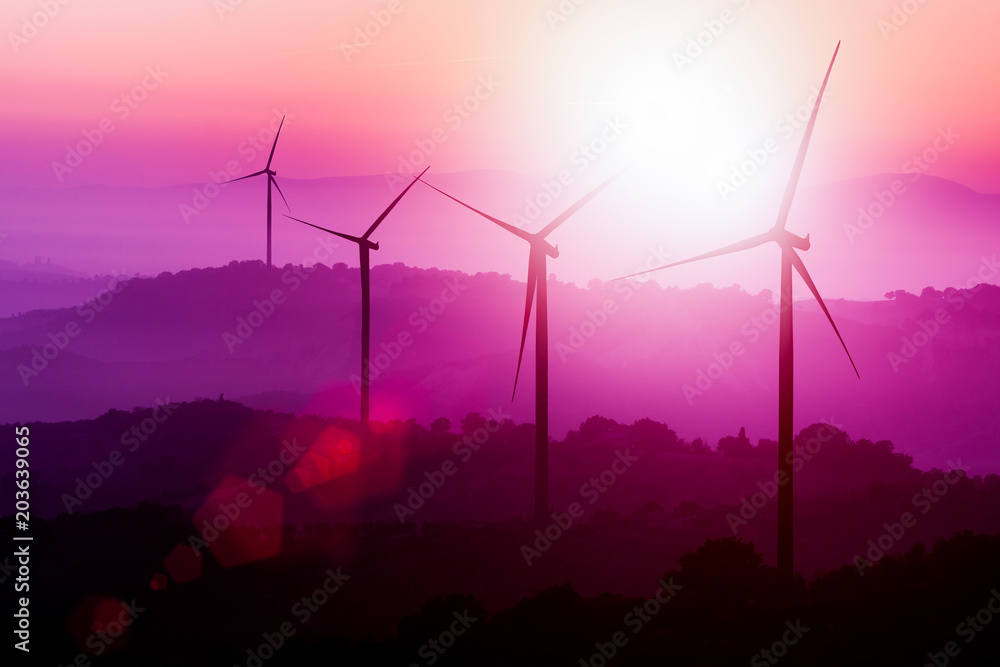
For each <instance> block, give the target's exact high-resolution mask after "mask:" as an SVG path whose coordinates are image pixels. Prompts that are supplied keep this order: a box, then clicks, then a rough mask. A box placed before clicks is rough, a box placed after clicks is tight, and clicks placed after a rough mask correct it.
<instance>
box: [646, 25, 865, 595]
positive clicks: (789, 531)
mask: <svg viewBox="0 0 1000 667" xmlns="http://www.w3.org/2000/svg"><path fill="white" fill-rule="evenodd" d="M838 51H840V42H838V43H837V48H836V50H834V52H833V59H831V60H830V66H829V67H828V68H827V70H826V77H825V78H824V79H823V85H822V86H821V87H820V89H819V95H818V96H817V98H816V103H815V104H814V105H813V110H812V115H811V116H810V117H809V123H808V124H807V125H806V130H805V135H804V136H803V138H802V144H801V145H800V146H799V152H798V155H797V156H796V158H795V164H794V166H793V167H792V174H791V177H790V178H789V180H788V185H787V187H786V188H785V196H784V199H783V200H782V202H781V208H780V209H779V210H778V219H777V222H776V223H775V225H774V227H772V228H771V229H770V230H769V231H768V232H765V233H764V234H760V235H758V236H753V237H751V238H748V239H746V240H744V241H740V242H738V243H734V244H732V245H728V246H726V247H724V248H720V249H719V250H714V251H712V252H708V253H705V254H703V255H698V256H697V257H692V258H690V259H685V260H683V261H680V262H675V263H673V264H667V265H666V266H661V267H657V268H656V269H650V271H641V272H639V273H636V274H633V276H634V275H641V274H643V273H650V272H651V271H658V270H660V269H666V268H670V267H672V266H679V265H681V264H688V263H690V262H697V261H700V260H703V259H708V258H709V257H718V256H719V255H727V254H729V253H734V252H741V251H743V250H749V249H750V248H756V247H757V246H759V245H763V244H765V243H768V242H774V243H776V244H777V245H778V247H780V248H781V308H780V323H779V332H780V333H779V338H780V341H779V349H778V470H779V475H780V477H779V479H780V478H784V479H785V480H786V482H785V483H784V484H782V485H780V486H779V487H778V571H779V573H781V574H782V575H783V576H785V577H786V578H787V579H791V577H792V574H793V572H794V558H793V554H794V548H793V544H794V542H793V527H794V526H793V521H792V518H793V508H792V504H793V501H792V498H793V496H792V439H793V437H794V431H793V428H792V399H793V380H794V374H793V372H792V367H793V360H794V355H793V348H792V269H793V268H794V269H795V271H797V272H798V274H799V275H800V276H801V277H802V280H803V281H804V282H805V284H806V286H807V287H808V288H809V291H810V292H812V294H813V296H814V297H816V301H817V302H819V306H820V308H822V309H823V313H824V314H825V315H826V318H827V320H829V321H830V325H831V326H832V327H833V331H834V333H836V334H837V338H838V339H839V340H840V344H841V346H842V347H843V348H844V352H847V358H848V359H849V360H850V362H851V366H852V367H854V372H855V374H857V376H858V378H859V379H860V378H861V374H860V373H858V367H857V365H855V363H854V359H853V358H852V357H851V353H850V351H849V350H848V349H847V344H846V343H845V342H844V338H843V336H841V335H840V330H839V329H837V325H836V323H835V322H834V321H833V316H832V315H830V311H829V310H828V309H827V307H826V303H824V302H823V297H821V296H820V294H819V290H818V289H816V284H815V283H814V282H813V280H812V278H811V277H810V275H809V272H808V271H807V270H806V266H805V264H803V263H802V259H801V258H800V257H799V255H798V253H797V252H795V251H796V249H798V250H808V249H809V235H808V234H807V235H806V237H805V238H802V237H801V236H796V235H795V234H793V233H792V232H790V231H788V230H787V229H785V224H786V222H787V221H788V213H789V210H790V209H791V207H792V199H793V198H794V197H795V190H796V187H797V186H798V183H799V176H800V175H801V174H802V166H803V164H804V163H805V159H806V151H807V149H808V148H809V140H810V138H811V137H812V132H813V127H814V126H815V124H816V116H817V114H818V113H819V105H820V102H821V101H822V99H823V91H824V90H825V89H826V84H827V81H828V80H829V79H830V72H831V71H832V70H833V63H834V61H836V59H837V52H838ZM626 277H628V278H631V277H632V276H626Z"/></svg>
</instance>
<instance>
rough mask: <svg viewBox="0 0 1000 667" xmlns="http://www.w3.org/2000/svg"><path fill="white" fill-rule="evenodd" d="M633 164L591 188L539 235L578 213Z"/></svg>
mask: <svg viewBox="0 0 1000 667" xmlns="http://www.w3.org/2000/svg"><path fill="white" fill-rule="evenodd" d="M632 164H634V163H632ZM632 164H629V165H628V166H627V167H625V168H624V169H622V170H621V171H619V172H618V173H617V174H615V175H614V176H612V177H611V178H609V179H608V180H606V181H604V182H603V183H601V184H600V185H598V186H597V187H596V188H594V189H593V190H591V191H590V192H588V193H587V194H586V195H584V196H583V197H581V198H580V200H579V201H577V202H576V203H575V204H573V205H572V206H570V207H569V208H568V209H566V210H565V211H563V212H562V215H560V216H559V217H558V218H556V219H555V220H553V221H552V222H550V223H549V224H547V225H545V227H544V228H543V229H542V231H540V232H538V235H539V236H540V237H542V238H545V237H546V236H548V235H549V234H550V233H551V232H552V231H553V230H554V229H555V228H556V227H558V226H559V225H561V224H562V223H564V222H566V220H568V219H569V217H570V216H571V215H573V214H574V213H576V212H577V211H579V210H580V209H581V208H583V207H584V206H585V205H586V204H587V202H589V201H590V200H591V199H593V198H594V197H596V196H597V195H598V194H599V193H600V192H601V190H603V189H604V188H606V187H608V186H609V185H611V183H612V182H613V181H614V180H615V179H616V178H618V177H619V176H621V175H622V174H624V173H625V172H626V171H627V170H628V169H629V168H630V167H631V166H632Z"/></svg>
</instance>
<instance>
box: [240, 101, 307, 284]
mask: <svg viewBox="0 0 1000 667" xmlns="http://www.w3.org/2000/svg"><path fill="white" fill-rule="evenodd" d="M284 124H285V117H284V116H282V117H281V123H279V124H278V131H277V132H276V133H275V134H274V143H273V144H271V154H270V155H268V156H267V164H266V165H264V168H263V169H261V170H260V171H258V172H255V173H253V174H247V175H246V176H240V177H239V178H234V179H232V180H231V181H224V182H225V183H235V182H236V181H242V180H243V179H245V178H253V177H254V176H262V175H264V174H267V268H271V185H272V184H273V185H274V187H275V189H276V190H277V191H278V194H279V195H281V201H283V202H285V208H287V209H288V210H289V211H291V210H292V209H291V207H290V206H289V205H288V200H287V199H285V194H284V193H283V192H282V191H281V188H279V187H278V181H276V180H275V179H274V177H275V176H276V175H277V172H276V171H274V170H273V169H271V160H273V159H274V149H275V148H276V147H277V146H278V136H279V135H280V134H281V126H282V125H284Z"/></svg>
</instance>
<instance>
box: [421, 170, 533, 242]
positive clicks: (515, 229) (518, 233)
mask: <svg viewBox="0 0 1000 667" xmlns="http://www.w3.org/2000/svg"><path fill="white" fill-rule="evenodd" d="M420 182H421V183H423V184H424V185H426V186H427V187H429V188H430V189H431V190H437V191H438V192H440V193H441V194H443V195H444V196H445V197H447V198H448V199H450V200H452V201H453V202H456V203H458V204H461V205H462V206H464V207H465V208H467V209H469V210H470V211H472V212H473V213H478V214H479V215H481V216H482V217H484V218H486V219H487V220H489V221H490V222H492V223H494V224H497V225H499V226H501V227H503V228H504V229H506V230H507V231H508V232H510V233H511V234H514V235H515V236H520V237H521V238H522V239H524V240H525V241H527V242H528V243H531V241H532V240H533V238H534V237H533V236H532V235H531V234H530V233H528V232H526V231H524V230H523V229H521V228H519V227H515V226H514V225H511V224H508V223H506V222H504V221H503V220H498V219H497V218H494V217H493V216H492V215H490V214H489V213H483V212H482V211H480V210H479V209H478V208H476V207H474V206H469V205H468V204H466V203H465V202H464V201H462V200H461V199H458V198H457V197H452V196H451V195H450V194H448V193H447V192H445V191H444V190H442V189H440V188H436V187H434V186H433V185H431V184H430V183H428V182H427V181H424V180H421V181H420Z"/></svg>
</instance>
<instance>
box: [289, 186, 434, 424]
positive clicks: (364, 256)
mask: <svg viewBox="0 0 1000 667" xmlns="http://www.w3.org/2000/svg"><path fill="white" fill-rule="evenodd" d="M427 169H430V167H427ZM427 169H424V170H423V171H422V172H420V175H419V176H416V177H414V179H413V180H412V181H411V182H410V184H409V185H407V186H406V187H405V188H403V191H402V192H400V193H399V196H397V197H396V198H395V199H393V200H392V203H391V204H389V207H388V208H387V209H385V210H384V211H382V215H380V216H379V217H378V218H377V219H376V220H375V222H373V223H372V226H371V227H369V228H368V231H367V232H365V233H364V234H363V235H362V236H361V237H357V236H351V235H349V234H341V233H340V232H335V231H333V230H332V229H327V228H326V227H320V226H319V225H314V224H312V223H311V222H306V221H305V220H299V219H298V218H292V216H290V215H287V214H286V215H285V217H286V218H291V219H292V220H295V221H296V222H301V223H302V224H303V225H309V226H310V227H314V228H316V229H319V230H321V231H324V232H326V233H328V234H333V235H334V236H339V237H340V238H342V239H347V240H348V241H351V242H352V243H357V244H358V250H359V252H360V254H361V428H362V430H363V431H365V432H367V430H368V420H369V415H370V411H371V384H370V379H369V378H370V368H369V363H370V361H369V350H370V347H371V319H372V304H371V257H370V253H371V251H372V250H378V243H372V242H371V241H369V240H368V237H369V236H371V235H372V233H373V232H374V231H375V230H376V229H377V228H378V226H379V225H380V224H382V221H383V220H385V217H386V216H387V215H389V212H390V211H392V209H394V208H396V204H398V203H399V200H400V199H402V198H403V195H405V194H406V193H407V192H409V190H410V188H412V187H413V184H414V183H416V182H417V180H419V179H420V176H423V175H424V174H425V173H426V172H427Z"/></svg>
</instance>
